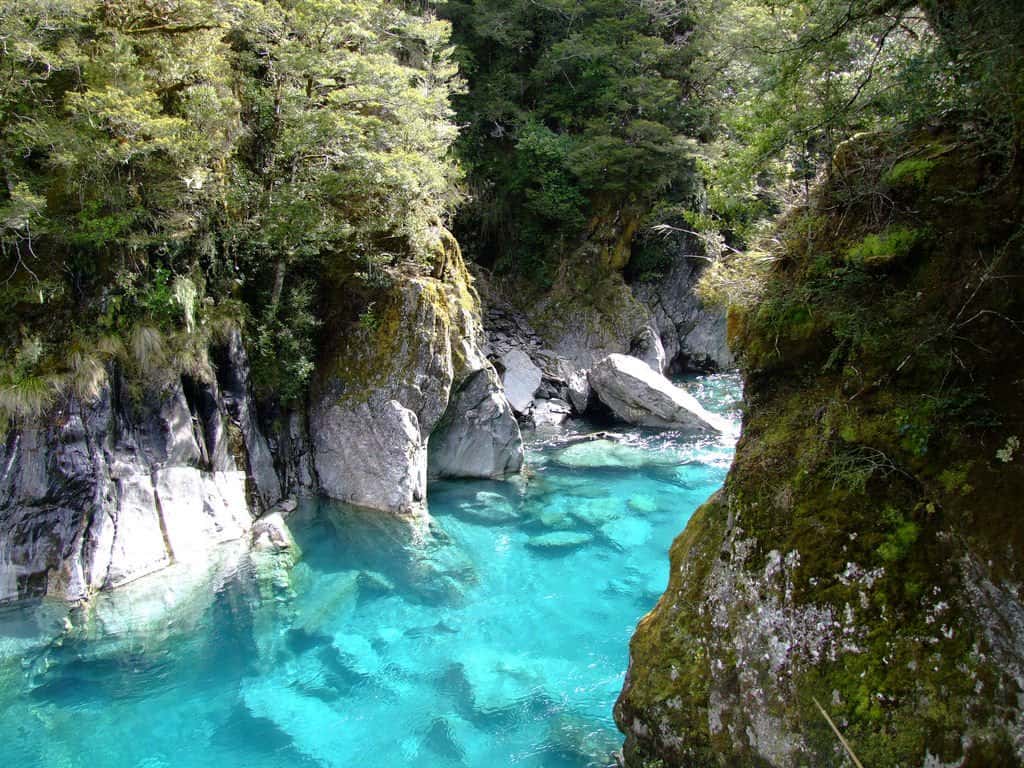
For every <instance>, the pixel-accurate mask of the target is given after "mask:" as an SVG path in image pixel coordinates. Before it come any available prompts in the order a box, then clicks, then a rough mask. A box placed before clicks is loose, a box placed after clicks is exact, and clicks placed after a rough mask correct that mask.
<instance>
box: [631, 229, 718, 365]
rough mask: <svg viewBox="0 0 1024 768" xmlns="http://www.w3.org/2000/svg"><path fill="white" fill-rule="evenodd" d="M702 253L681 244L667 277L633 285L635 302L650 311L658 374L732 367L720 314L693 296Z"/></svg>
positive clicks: (704, 262) (700, 250)
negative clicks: (659, 356)
mask: <svg viewBox="0 0 1024 768" xmlns="http://www.w3.org/2000/svg"><path fill="white" fill-rule="evenodd" d="M687 250H692V251H696V253H695V254H691V253H688V252H686V251H687ZM702 252H703V249H702V248H700V247H699V246H696V245H695V246H694V247H693V248H692V249H685V250H684V247H683V246H682V245H681V246H680V252H679V253H678V254H677V256H676V258H675V260H674V262H673V264H672V267H671V268H670V269H669V271H668V274H666V275H665V276H664V277H663V278H660V279H658V280H655V281H649V282H641V283H638V284H636V285H634V286H633V292H634V294H635V295H636V297H637V299H639V300H640V301H641V302H642V303H643V304H644V305H645V306H646V307H647V308H648V310H649V311H650V316H651V322H652V324H653V326H654V329H655V330H656V331H657V336H658V338H659V340H660V343H661V345H662V346H663V354H664V360H665V362H664V365H663V367H662V371H663V372H665V371H668V372H672V373H681V372H683V371H693V370H719V371H721V370H728V369H729V368H733V367H735V364H736V363H735V360H734V359H733V356H732V353H731V352H730V351H729V344H728V339H727V333H726V322H725V309H724V308H722V307H707V306H705V305H704V303H703V301H702V300H701V298H700V296H699V295H698V294H697V290H696V286H697V282H698V281H699V280H700V276H701V274H702V273H703V271H704V269H705V268H706V266H707V263H708V262H707V261H705V260H704V259H703V258H702ZM634 354H635V353H634ZM637 357H643V355H637Z"/></svg>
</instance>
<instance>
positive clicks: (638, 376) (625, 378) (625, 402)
mask: <svg viewBox="0 0 1024 768" xmlns="http://www.w3.org/2000/svg"><path fill="white" fill-rule="evenodd" d="M589 380H590V385H591V386H592V387H593V388H594V391H595V392H596V393H597V396H598V398H600V400H601V402H602V403H604V404H605V405H607V406H608V407H609V408H610V409H611V410H612V412H613V413H614V414H615V415H616V416H618V417H619V418H620V419H622V420H623V421H626V422H628V423H630V424H637V425H640V426H645V427H664V428H668V429H679V430H685V431H688V432H711V433H714V432H719V433H728V432H729V431H730V430H731V428H730V426H729V424H728V422H726V420H725V419H723V418H722V417H721V416H717V415H715V414H713V413H710V412H709V411H707V410H705V409H704V408H703V407H702V406H701V405H700V403H698V402H697V400H696V399H695V398H694V397H693V395H691V394H689V393H688V392H685V391H683V390H682V389H680V388H679V387H677V386H675V385H674V384H673V383H672V382H671V381H669V380H668V379H666V378H665V377H664V376H662V375H661V374H660V373H656V372H655V371H653V370H652V369H651V367H650V366H649V365H647V363H645V362H644V361H643V360H638V359H637V358H635V357H630V356H629V355H618V354H612V355H608V357H606V358H604V359H603V360H601V361H600V362H599V363H598V364H597V365H595V366H594V367H593V368H591V369H590V376H589Z"/></svg>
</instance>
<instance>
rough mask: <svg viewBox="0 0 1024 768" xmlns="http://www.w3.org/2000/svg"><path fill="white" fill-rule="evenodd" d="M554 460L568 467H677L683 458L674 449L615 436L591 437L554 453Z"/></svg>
mask: <svg viewBox="0 0 1024 768" xmlns="http://www.w3.org/2000/svg"><path fill="white" fill-rule="evenodd" d="M554 461H555V462H556V463H558V464H561V465H562V466H564V467H575V468H578V469H591V468H594V467H619V468H622V469H640V468H642V467H674V466H677V465H678V464H679V463H680V461H681V459H680V457H679V456H678V455H677V454H675V453H674V452H671V451H664V450H652V449H649V448H644V447H642V446H638V445H630V444H629V443H620V442H618V441H615V440H608V439H598V440H587V441H583V442H579V443H574V444H573V445H570V446H568V447H567V448H563V449H561V450H560V451H558V452H557V453H555V455H554Z"/></svg>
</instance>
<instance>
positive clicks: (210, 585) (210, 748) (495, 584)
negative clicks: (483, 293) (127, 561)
mask: <svg viewBox="0 0 1024 768" xmlns="http://www.w3.org/2000/svg"><path fill="white" fill-rule="evenodd" d="M685 386H686V387H687V388H688V389H689V390H690V391H691V392H693V394H695V395H696V396H697V397H698V399H699V400H701V402H702V403H703V404H704V405H705V406H706V407H708V408H709V409H710V410H713V411H716V412H718V413H722V414H724V415H726V416H727V417H728V418H729V419H730V420H731V421H733V422H734V423H736V422H738V419H739V414H738V398H739V383H738V378H737V377H735V376H732V375H716V376H707V377H701V378H698V379H693V380H689V381H687V382H686V384H685ZM587 429H592V428H587V427H584V426H582V425H578V426H574V427H570V428H568V429H565V430H559V431H552V432H547V433H533V434H529V435H527V441H528V464H529V470H528V472H527V473H525V474H524V476H523V477H521V478H517V479H515V480H512V481H508V482H475V481H474V482H444V483H437V484H434V485H433V486H432V488H431V493H430V499H429V505H430V512H431V515H432V518H433V522H432V523H431V524H430V525H429V526H419V527H418V528H416V529H411V528H410V527H409V526H408V525H406V524H404V523H397V522H393V521H389V520H388V519H387V518H384V517H382V516H381V515H369V514H366V513H361V512H358V511H356V510H352V509H346V508H342V507H339V506H336V505H331V504H326V503H320V504H314V503H308V504H306V505H304V506H302V507H300V509H299V510H298V511H297V512H296V513H295V515H293V517H292V518H291V519H290V521H289V522H290V524H291V525H292V527H293V529H294V531H295V535H296V538H297V540H298V542H299V545H300V546H301V549H302V557H301V559H299V560H298V562H297V563H296V564H295V565H294V567H292V568H290V569H289V568H288V567H287V566H288V565H290V563H288V562H287V560H286V559H282V558H281V557H271V556H261V555H253V556H250V555H249V554H247V553H245V552H244V551H242V550H241V548H240V547H232V546H226V547H224V551H223V552H221V553H220V558H219V561H218V562H217V563H216V564H214V566H213V567H212V568H211V570H210V571H209V572H207V573H202V574H196V573H193V572H178V571H174V570H173V569H172V570H170V571H166V572H163V573H161V574H158V575H156V576H152V577H148V578H146V579H142V580H140V581H138V582H136V583H134V584H132V585H129V586H128V587H125V588H124V589H122V590H118V591H116V592H114V593H110V594H106V595H103V596H101V597H100V598H99V599H98V600H97V601H96V603H95V605H94V606H93V607H92V608H91V609H90V611H89V613H88V615H83V614H80V613H75V614H72V615H70V616H69V615H68V613H67V611H66V609H65V608H64V607H63V606H61V605H56V604H52V603H48V602H42V603H33V604H20V605H15V606H9V607H6V608H3V609H0V766H8V767H10V768H37V767H38V768H65V767H68V768H70V767H71V766H82V768H108V767H109V768H115V767H116V768H192V767H193V766H196V767H198V766H219V767H220V768H232V767H234V766H239V767H242V766H245V767H251V768H264V767H267V768H270V767H272V766H273V767H280V768H284V767H286V766H297V767H305V766H309V767H310V768H316V767H318V766H319V767H324V768H329V767H333V766H338V767H341V766H346V767H348V766H351V767H352V768H385V767H387V768H396V766H418V767H420V768H455V767H457V766H463V767H466V768H500V767H501V766H513V765H515V766H523V768H540V767H541V766H543V767H544V768H584V767H585V766H607V765H611V764H613V763H614V760H613V758H612V753H613V752H614V751H615V750H617V749H618V748H619V746H620V744H621V737H620V736H619V734H618V732H617V731H616V729H615V726H614V723H613V721H612V715H611V712H612V705H613V703H614V702H615V698H616V696H617V695H618V692H619V690H620V688H621V687H622V681H623V676H624V674H625V669H626V664H627V661H628V644H629V638H630V635H631V634H632V631H633V628H634V626H635V625H636V622H637V620H638V619H639V618H640V617H641V616H642V615H643V614H644V613H645V612H647V611H648V610H650V608H651V607H652V606H653V605H654V603H655V602H656V601H657V599H658V597H659V596H660V594H661V592H662V591H663V590H664V588H665V585H666V583H667V579H668V558H667V552H668V548H669V545H670V544H671V542H672V539H673V538H674V537H675V536H676V535H677V534H678V533H679V532H680V531H681V530H682V529H683V527H684V525H685V524H686V521H687V520H688V518H689V517H690V515H691V514H692V513H693V511H694V509H696V508H697V506H699V505H700V503H701V502H703V501H704V500H705V499H706V498H707V497H708V496H709V495H710V494H711V493H713V492H714V491H715V490H716V489H717V488H718V487H719V486H720V485H721V483H722V481H723V479H724V477H725V473H726V470H727V469H728V465H729V463H730V461H731V459H732V452H733V440H732V439H720V440H710V439H703V440H695V439H690V440H686V439H682V438H680V437H679V436H678V435H674V434H672V433H656V432H647V431H643V430H636V429H628V428H621V429H620V428H615V429H614V430H612V431H613V432H614V433H615V434H616V437H617V438H618V439H613V440H597V441H586V442H577V443H572V442H571V440H570V438H571V437H572V436H573V435H574V434H577V433H579V432H585V431H587Z"/></svg>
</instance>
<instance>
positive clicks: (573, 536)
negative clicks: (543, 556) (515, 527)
mask: <svg viewBox="0 0 1024 768" xmlns="http://www.w3.org/2000/svg"><path fill="white" fill-rule="evenodd" d="M593 540H594V537H593V536H592V535H591V534H589V533H582V532H579V531H555V532H554V533H545V534H542V535H540V536H531V537H530V538H529V540H528V541H527V542H526V546H528V547H530V548H531V549H539V550H559V549H576V548H577V547H582V546H584V545H585V544H589V543H590V542H592V541H593Z"/></svg>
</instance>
